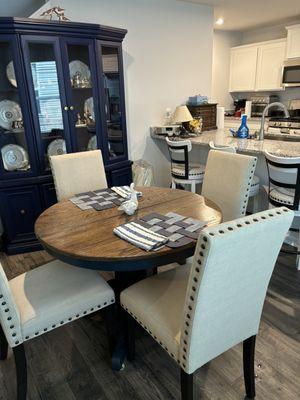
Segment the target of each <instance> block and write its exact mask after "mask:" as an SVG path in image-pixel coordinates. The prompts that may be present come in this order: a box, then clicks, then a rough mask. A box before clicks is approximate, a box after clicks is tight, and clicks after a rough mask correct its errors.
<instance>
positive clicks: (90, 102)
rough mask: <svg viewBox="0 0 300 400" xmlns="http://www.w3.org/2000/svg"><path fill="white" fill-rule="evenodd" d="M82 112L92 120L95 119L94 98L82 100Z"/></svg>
mask: <svg viewBox="0 0 300 400" xmlns="http://www.w3.org/2000/svg"><path fill="white" fill-rule="evenodd" d="M84 113H85V114H89V115H90V116H91V118H92V120H93V121H95V111H94V99H93V98H92V97H89V98H88V99H86V100H85V102H84Z"/></svg>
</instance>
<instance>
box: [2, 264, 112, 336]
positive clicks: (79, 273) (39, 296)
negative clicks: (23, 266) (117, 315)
mask: <svg viewBox="0 0 300 400" xmlns="http://www.w3.org/2000/svg"><path fill="white" fill-rule="evenodd" d="M9 285H10V288H11V291H12V294H13V297H14V299H15V302H16V305H17V307H18V310H19V313H20V319H21V329H22V334H23V340H24V341H25V340H28V339H30V338H32V337H34V336H38V335H40V334H42V333H44V332H46V331H49V330H51V329H54V328H56V327H57V326H60V325H64V324H65V323H68V322H70V321H71V320H73V319H77V318H80V317H82V316H83V315H85V314H89V313H91V312H94V311H96V310H99V309H101V308H103V307H105V306H107V305H109V304H112V303H114V301H115V296H114V292H113V290H112V289H111V287H110V286H109V285H108V284H107V283H106V281H105V280H104V279H103V278H102V277H101V276H100V275H99V273H98V272H97V271H93V270H89V269H84V268H78V267H73V266H71V265H68V264H65V263H63V262H61V261H58V260H55V261H51V262H49V263H47V264H45V265H43V266H41V267H39V268H36V269H33V270H31V271H29V272H26V273H24V274H22V275H19V276H17V277H16V278H14V279H12V280H10V281H9Z"/></svg>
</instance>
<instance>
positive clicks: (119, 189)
mask: <svg viewBox="0 0 300 400" xmlns="http://www.w3.org/2000/svg"><path fill="white" fill-rule="evenodd" d="M111 190H113V191H114V192H115V193H117V194H118V195H119V196H121V197H123V198H124V199H127V198H129V197H130V195H131V190H130V187H129V186H113V187H112V188H111ZM135 192H136V194H137V196H138V197H140V196H141V195H142V192H137V191H135Z"/></svg>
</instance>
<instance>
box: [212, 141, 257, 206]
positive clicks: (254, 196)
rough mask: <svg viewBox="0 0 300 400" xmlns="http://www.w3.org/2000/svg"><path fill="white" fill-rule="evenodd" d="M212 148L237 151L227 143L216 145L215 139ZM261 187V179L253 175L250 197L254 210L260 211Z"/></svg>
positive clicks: (227, 151)
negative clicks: (259, 196) (259, 197)
mask: <svg viewBox="0 0 300 400" xmlns="http://www.w3.org/2000/svg"><path fill="white" fill-rule="evenodd" d="M209 147H210V149H211V150H218V151H225V152H226V153H236V149H235V147H232V146H226V145H218V146H217V145H216V144H215V143H214V142H213V141H211V142H209ZM259 189H260V179H259V177H258V176H257V175H253V179H252V182H251V186H250V191H249V198H252V199H253V203H252V204H253V207H252V208H253V212H257V211H258V196H257V195H258V194H259Z"/></svg>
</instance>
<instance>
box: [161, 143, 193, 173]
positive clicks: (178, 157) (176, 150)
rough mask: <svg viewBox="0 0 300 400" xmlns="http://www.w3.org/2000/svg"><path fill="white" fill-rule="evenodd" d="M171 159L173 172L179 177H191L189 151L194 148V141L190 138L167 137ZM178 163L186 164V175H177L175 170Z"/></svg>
mask: <svg viewBox="0 0 300 400" xmlns="http://www.w3.org/2000/svg"><path fill="white" fill-rule="evenodd" d="M166 142H167V145H168V149H169V153H170V159H171V174H172V176H174V177H175V178H178V179H188V178H189V152H190V151H191V150H192V143H191V141H190V140H170V139H169V138H168V137H166ZM176 165H183V166H184V175H177V174H176V173H174V171H173V167H174V166H176Z"/></svg>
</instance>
